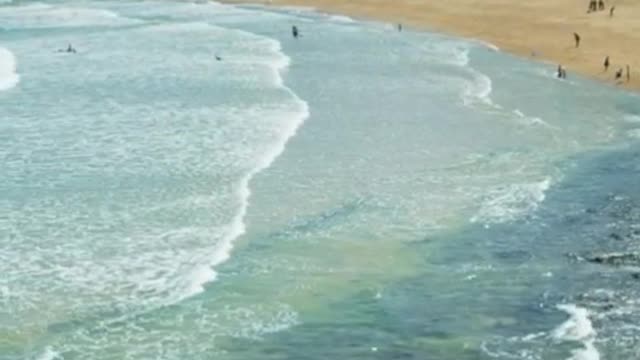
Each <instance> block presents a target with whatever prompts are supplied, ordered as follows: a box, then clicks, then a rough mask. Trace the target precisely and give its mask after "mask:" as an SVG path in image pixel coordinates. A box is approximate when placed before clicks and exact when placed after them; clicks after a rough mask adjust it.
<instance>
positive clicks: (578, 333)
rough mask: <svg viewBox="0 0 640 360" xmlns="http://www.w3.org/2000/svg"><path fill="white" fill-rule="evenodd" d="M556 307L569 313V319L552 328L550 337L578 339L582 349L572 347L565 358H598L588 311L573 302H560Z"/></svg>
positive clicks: (569, 359) (580, 359)
mask: <svg viewBox="0 0 640 360" xmlns="http://www.w3.org/2000/svg"><path fill="white" fill-rule="evenodd" d="M557 308H558V309H559V310H562V311H564V312H566V313H567V314H569V319H567V321H565V322H564V323H562V324H560V326H558V327H557V328H556V329H554V330H553V332H552V334H551V335H552V337H553V338H554V339H556V340H559V341H579V342H581V343H582V345H583V348H582V349H574V350H573V351H572V352H571V357H570V358H568V359H567V360H599V359H600V353H599V352H598V349H597V348H596V347H595V345H594V342H595V339H596V331H595V330H594V328H593V324H592V323H591V320H590V319H589V316H590V313H589V311H588V310H587V309H585V308H582V307H578V306H576V305H574V304H561V305H558V306H557Z"/></svg>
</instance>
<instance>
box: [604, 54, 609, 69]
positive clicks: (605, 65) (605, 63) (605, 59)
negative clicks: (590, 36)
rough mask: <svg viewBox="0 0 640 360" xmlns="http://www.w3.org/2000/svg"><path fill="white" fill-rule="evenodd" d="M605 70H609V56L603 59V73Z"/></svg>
mask: <svg viewBox="0 0 640 360" xmlns="http://www.w3.org/2000/svg"><path fill="white" fill-rule="evenodd" d="M607 70H609V56H607V57H606V58H604V72H607Z"/></svg>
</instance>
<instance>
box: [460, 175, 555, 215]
mask: <svg viewBox="0 0 640 360" xmlns="http://www.w3.org/2000/svg"><path fill="white" fill-rule="evenodd" d="M550 186H551V178H545V179H544V180H541V181H538V182H531V183H521V184H512V185H508V186H503V187H499V188H497V189H495V190H493V191H490V192H489V196H487V198H486V199H485V200H484V202H483V203H482V205H481V206H480V210H478V212H477V213H476V215H474V216H473V217H472V218H471V222H473V223H476V222H480V223H484V224H492V223H494V224H495V223H503V222H508V221H513V220H516V219H518V218H520V217H522V216H524V215H527V214H530V213H532V212H534V211H535V210H536V209H537V208H538V206H539V204H540V203H541V202H543V201H544V199H545V192H546V191H547V190H548V189H549V187H550Z"/></svg>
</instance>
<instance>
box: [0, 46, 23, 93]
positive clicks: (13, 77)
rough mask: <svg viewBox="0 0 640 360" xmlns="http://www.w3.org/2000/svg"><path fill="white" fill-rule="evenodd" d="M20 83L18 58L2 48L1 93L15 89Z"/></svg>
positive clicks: (0, 67)
mask: <svg viewBox="0 0 640 360" xmlns="http://www.w3.org/2000/svg"><path fill="white" fill-rule="evenodd" d="M18 82H20V75H18V74H17V73H16V58H15V56H14V55H13V53H12V52H11V51H9V50H7V49H5V48H2V47H0V91H4V90H9V89H12V88H14V87H15V86H16V85H18Z"/></svg>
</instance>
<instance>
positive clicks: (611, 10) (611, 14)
mask: <svg viewBox="0 0 640 360" xmlns="http://www.w3.org/2000/svg"><path fill="white" fill-rule="evenodd" d="M614 11H616V7H615V6H612V7H611V9H609V17H613V12H614Z"/></svg>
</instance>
